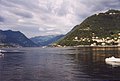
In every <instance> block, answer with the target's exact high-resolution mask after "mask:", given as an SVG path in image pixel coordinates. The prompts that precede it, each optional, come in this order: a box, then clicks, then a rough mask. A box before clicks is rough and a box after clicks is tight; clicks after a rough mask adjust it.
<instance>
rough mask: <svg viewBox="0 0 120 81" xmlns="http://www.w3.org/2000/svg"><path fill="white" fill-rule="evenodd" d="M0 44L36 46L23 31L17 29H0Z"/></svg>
mask: <svg viewBox="0 0 120 81" xmlns="http://www.w3.org/2000/svg"><path fill="white" fill-rule="evenodd" d="M0 44H1V45H8V46H22V47H35V46H37V45H36V44H35V43H33V42H32V41H31V40H30V39H28V38H27V37H26V36H25V35H24V34H23V33H21V32H19V31H12V30H6V31H2V30H0Z"/></svg>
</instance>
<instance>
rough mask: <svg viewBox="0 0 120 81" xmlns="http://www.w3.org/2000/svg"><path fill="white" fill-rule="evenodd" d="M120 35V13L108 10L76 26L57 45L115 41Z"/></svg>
mask: <svg viewBox="0 0 120 81" xmlns="http://www.w3.org/2000/svg"><path fill="white" fill-rule="evenodd" d="M118 34H120V11H119V10H108V11H107V12H105V13H99V14H94V15H92V16H90V17H88V18H87V19H85V20H84V21H83V22H82V23H81V24H80V25H76V26H75V27H74V28H73V29H72V30H71V31H70V32H69V33H68V34H67V35H66V36H65V37H64V38H63V39H62V40H60V41H58V43H57V44H59V45H67V46H75V45H90V44H92V43H94V42H95V40H93V39H99V40H102V39H104V40H107V39H108V40H112V39H113V40H114V38H115V39H116V40H118V39H119V35H118Z"/></svg>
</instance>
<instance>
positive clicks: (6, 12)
mask: <svg viewBox="0 0 120 81" xmlns="http://www.w3.org/2000/svg"><path fill="white" fill-rule="evenodd" d="M119 4H120V0H74V1H73V0H0V12H1V14H0V20H1V22H0V29H12V30H19V31H22V32H24V33H25V34H26V35H27V36H29V37H31V36H32V37H33V36H35V35H37V36H38V35H47V34H48V35H49V34H64V33H67V32H68V31H70V30H71V29H72V28H73V27H74V26H75V25H77V24H80V22H82V21H83V20H84V19H85V18H86V17H88V16H90V15H92V14H94V13H96V12H99V11H105V10H107V9H110V8H113V9H120V6H119Z"/></svg>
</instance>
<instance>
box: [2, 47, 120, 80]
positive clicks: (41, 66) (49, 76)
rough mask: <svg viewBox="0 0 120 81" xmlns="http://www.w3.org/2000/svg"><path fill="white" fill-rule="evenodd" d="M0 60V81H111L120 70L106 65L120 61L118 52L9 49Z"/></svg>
mask: <svg viewBox="0 0 120 81" xmlns="http://www.w3.org/2000/svg"><path fill="white" fill-rule="evenodd" d="M5 50H8V51H16V50H17V51H22V52H24V53H4V54H5V56H4V57H0V81H114V80H120V66H112V65H108V64H106V63H105V61H104V60H105V58H106V57H110V56H115V57H120V48H111V49H106V48H104V49H96V48H90V47H86V48H85V47H82V48H16V49H15V48H9V49H5Z"/></svg>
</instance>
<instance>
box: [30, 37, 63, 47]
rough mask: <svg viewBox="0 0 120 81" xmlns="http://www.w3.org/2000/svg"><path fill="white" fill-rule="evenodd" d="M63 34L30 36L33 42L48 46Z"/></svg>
mask: <svg viewBox="0 0 120 81" xmlns="http://www.w3.org/2000/svg"><path fill="white" fill-rule="evenodd" d="M63 36H64V35H48V36H37V37H32V38H30V39H31V40H32V41H33V42H34V43H36V44H37V45H39V46H48V45H49V44H51V43H54V42H56V41H58V40H59V39H61V38H62V37H63Z"/></svg>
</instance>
